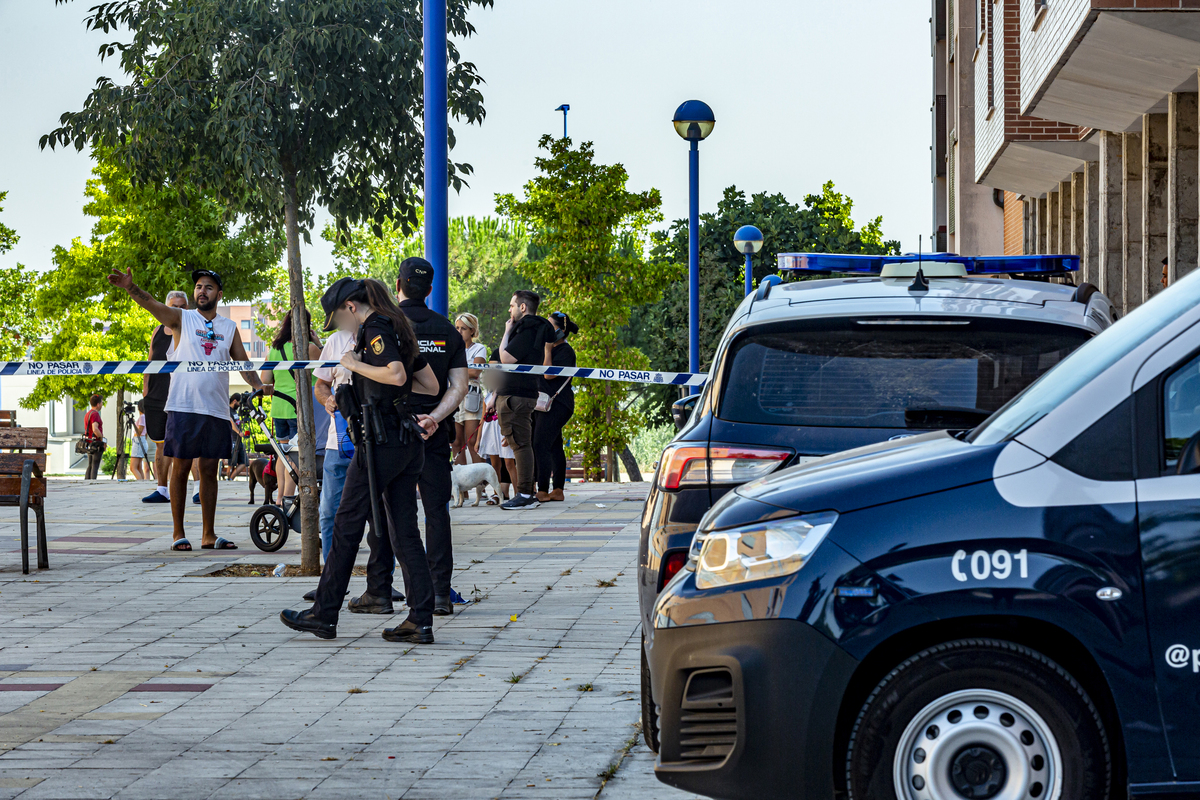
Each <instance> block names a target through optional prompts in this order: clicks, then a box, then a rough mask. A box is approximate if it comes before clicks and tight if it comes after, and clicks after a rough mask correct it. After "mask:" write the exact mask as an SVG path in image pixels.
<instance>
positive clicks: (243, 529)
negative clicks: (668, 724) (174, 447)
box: [0, 480, 688, 800]
mask: <svg viewBox="0 0 1200 800" xmlns="http://www.w3.org/2000/svg"><path fill="white" fill-rule="evenodd" d="M146 486H147V485H146V484H144V483H139V484H134V483H128V484H117V483H112V482H109V481H104V480H101V481H97V482H94V483H84V482H80V481H65V480H63V481H55V480H52V482H51V487H50V496H49V499H48V501H47V504H48V513H47V518H48V523H49V532H50V536H51V543H50V564H51V569H50V570H49V571H48V572H47V571H43V572H39V573H37V574H30V575H28V576H22V575H21V573H20V559H19V555H18V553H17V552H16V547H17V530H18V529H17V525H16V516H17V514H16V510H15V509H9V510H8V511H6V512H0V623H2V624H0V799H2V798H10V797H21V798H25V799H27V800H32V799H33V798H108V797H117V798H169V799H170V800H177V799H178V800H185V799H186V798H210V797H211V798H257V797H261V798H273V799H275V798H293V797H313V798H333V797H347V798H349V797H353V798H400V797H403V798H437V800H457V799H459V798H462V799H463V800H469V799H471V798H494V797H504V798H522V797H538V798H594V797H597V796H599V797H601V798H604V800H631V799H632V798H639V799H640V798H646V799H647V800H653V799H654V798H663V799H664V800H667V799H668V798H670V799H672V800H675V799H679V800H684V799H685V798H687V797H688V795H686V794H684V793H681V792H676V791H674V790H671V789H669V788H667V787H665V786H663V785H661V784H659V783H658V782H657V781H656V780H655V779H654V777H653V774H652V766H653V758H652V755H651V754H650V753H649V752H648V751H647V750H646V749H645V747H644V745H642V744H641V742H640V739H639V740H638V742H637V744H636V745H635V746H634V747H632V749H630V750H629V751H628V755H624V757H623V760H622V754H623V753H624V752H625V751H626V748H628V746H629V745H628V743H629V741H630V739H632V738H633V737H634V736H635V734H636V727H635V724H636V721H637V719H638V708H639V706H638V689H639V682H638V651H637V648H638V641H639V638H638V637H639V631H638V627H637V601H636V598H635V595H634V569H635V563H636V555H637V553H636V546H637V515H638V513H639V512H640V510H641V503H640V502H639V501H638V500H640V497H641V496H642V495H644V493H645V487H644V486H640V485H637V484H634V485H629V484H624V485H620V486H611V485H610V486H604V485H582V486H572V488H571V489H570V490H569V492H568V495H569V496H568V502H566V503H561V504H559V503H553V504H548V505H545V506H543V507H541V508H539V509H536V510H533V511H527V512H511V513H510V512H502V511H499V510H498V509H495V508H489V507H485V506H480V507H479V508H471V507H469V506H468V507H465V508H463V509H456V510H454V511H453V518H454V521H455V547H456V553H455V556H456V563H457V565H458V566H457V571H456V578H455V588H456V589H458V591H460V592H461V593H462V594H463V595H464V596H466V597H468V598H471V597H477V598H479V602H477V603H474V604H471V605H469V606H466V607H463V608H461V609H460V612H459V613H458V614H457V615H455V616H454V617H452V618H450V619H447V620H439V621H438V623H437V632H436V635H437V644H435V645H431V646H417V647H412V648H409V647H401V646H397V645H394V644H390V643H388V642H385V641H383V640H382V639H381V638H380V636H379V633H380V631H381V630H382V628H383V627H384V626H385V625H390V624H395V622H396V621H398V620H399V617H397V618H385V617H376V616H360V615H355V614H348V613H344V614H343V615H342V618H341V621H340V624H339V630H338V637H339V638H337V639H336V640H333V641H321V640H318V639H316V638H314V637H311V636H308V635H296V634H295V633H293V632H292V631H290V630H288V629H286V628H284V627H283V626H282V625H281V624H280V623H279V621H278V619H277V614H278V612H279V610H280V609H281V608H285V607H292V608H301V607H303V605H304V604H303V603H302V602H301V601H300V595H301V594H302V593H303V592H304V591H307V589H308V588H311V586H313V585H314V583H315V580H314V579H312V578H267V577H264V578H212V577H205V575H206V573H208V572H211V571H213V570H216V569H219V568H220V567H222V566H225V565H227V564H229V563H235V562H241V563H256V564H275V563H279V562H286V563H298V562H299V550H298V542H297V541H295V540H289V542H288V545H287V546H286V547H285V548H284V549H283V550H280V551H278V552H277V553H274V554H268V553H261V552H259V551H258V550H256V549H255V548H254V547H253V545H252V544H251V543H250V541H249V536H248V532H247V530H248V529H247V525H248V521H249V517H250V512H251V511H253V507H251V506H248V505H247V504H246V499H247V487H246V484H245V483H235V484H226V483H222V485H221V494H222V496H224V498H225V499H222V500H221V501H219V504H218V530H217V533H218V535H222V536H225V537H226V538H229V539H232V540H233V541H235V542H237V543H238V544H239V545H241V547H242V549H240V550H237V551H231V552H224V553H214V552H211V551H201V550H198V549H197V550H196V551H194V552H192V553H173V552H169V551H167V544H168V542H169V540H170V523H169V519H170V511H169V506H166V505H143V504H142V503H140V502H139V498H140V497H141V495H142V494H144V493H145V492H146ZM188 514H189V521H190V522H191V523H194V524H192V525H190V526H189V530H190V531H194V532H195V534H196V535H193V537H192V540H193V543H194V544H197V545H198V543H199V537H198V528H199V508H198V507H195V506H189V509H188ZM365 555H366V554H365V548H364V551H363V553H362V554H361V556H360V562H363V561H365ZM35 563H36V561H35ZM613 579H615V580H616V585H615V586H613V587H611V588H605V587H602V586H600V585H598V581H600V580H606V581H607V580H613ZM362 585H363V584H362V579H361V578H356V579H354V581H353V582H352V583H351V591H352V593H357V591H360V590H361V588H362ZM587 685H590V687H591V691H580V687H586V686H587ZM155 706H158V708H155ZM615 761H620V762H621V764H620V767H619V769H618V770H617V773H616V777H614V778H613V779H612V780H610V781H609V782H608V783H607V784H606V785H604V786H603V787H601V778H600V777H599V774H600V773H602V772H604V771H605V770H606V768H607V767H609V765H610V764H612V763H614V762H615Z"/></svg>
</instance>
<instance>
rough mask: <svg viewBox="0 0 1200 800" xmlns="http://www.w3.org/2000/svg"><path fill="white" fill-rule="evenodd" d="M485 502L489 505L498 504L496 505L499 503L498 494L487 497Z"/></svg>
mask: <svg viewBox="0 0 1200 800" xmlns="http://www.w3.org/2000/svg"><path fill="white" fill-rule="evenodd" d="M487 504H488V505H489V506H498V505H500V497H499V496H498V495H497V496H493V497H489V498H488V499H487Z"/></svg>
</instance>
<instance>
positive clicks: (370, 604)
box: [346, 592, 396, 614]
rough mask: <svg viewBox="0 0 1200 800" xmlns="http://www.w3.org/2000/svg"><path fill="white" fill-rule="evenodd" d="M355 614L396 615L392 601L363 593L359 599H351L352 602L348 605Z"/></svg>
mask: <svg viewBox="0 0 1200 800" xmlns="http://www.w3.org/2000/svg"><path fill="white" fill-rule="evenodd" d="M346 607H347V608H349V609H350V610H351V611H353V612H354V613H355V614H394V613H396V612H395V611H393V610H392V601H391V600H385V599H384V598H382V597H376V596H375V595H373V594H368V593H367V592H363V593H362V594H361V595H360V596H358V597H351V598H350V602H349V603H348V604H347V605H346Z"/></svg>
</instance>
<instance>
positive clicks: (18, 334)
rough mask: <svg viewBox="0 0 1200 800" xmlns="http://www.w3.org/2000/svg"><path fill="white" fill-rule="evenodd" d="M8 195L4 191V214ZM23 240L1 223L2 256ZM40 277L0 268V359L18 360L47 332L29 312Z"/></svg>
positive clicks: (0, 196)
mask: <svg viewBox="0 0 1200 800" xmlns="http://www.w3.org/2000/svg"><path fill="white" fill-rule="evenodd" d="M6 197H8V192H0V211H3V210H4V200H5V198H6ZM20 238H21V237H19V236H17V232H16V231H14V230H13V229H12V228H10V227H8V226H7V225H5V224H4V223H0V255H4V254H5V253H7V252H8V251H9V250H12V249H13V248H14V247H16V246H17V242H18V241H19V240H20ZM35 280H36V278H35V276H34V274H33V273H31V272H30V271H29V270H27V269H25V265H24V264H17V265H16V266H12V267H4V268H3V269H0V360H2V361H16V360H19V359H22V358H24V357H25V356H26V354H27V353H28V352H29V348H30V347H31V346H33V343H34V342H36V341H37V340H38V338H39V337H40V336H41V335H42V331H43V330H44V329H45V324H44V322H43V320H41V319H39V318H38V317H37V316H36V315H34V314H30V313H29V306H30V305H31V302H32V299H33V286H34V282H35Z"/></svg>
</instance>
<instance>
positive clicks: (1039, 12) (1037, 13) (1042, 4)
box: [1030, 0, 1050, 31]
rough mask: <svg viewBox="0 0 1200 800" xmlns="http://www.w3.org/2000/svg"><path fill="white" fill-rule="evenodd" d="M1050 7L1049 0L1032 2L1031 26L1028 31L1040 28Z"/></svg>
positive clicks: (1034, 0)
mask: <svg viewBox="0 0 1200 800" xmlns="http://www.w3.org/2000/svg"><path fill="white" fill-rule="evenodd" d="M1049 7H1050V0H1033V25H1031V26H1030V30H1035V31H1036V30H1037V29H1038V28H1040V27H1041V26H1042V21H1043V20H1044V19H1046V11H1047V10H1048V9H1049Z"/></svg>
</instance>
